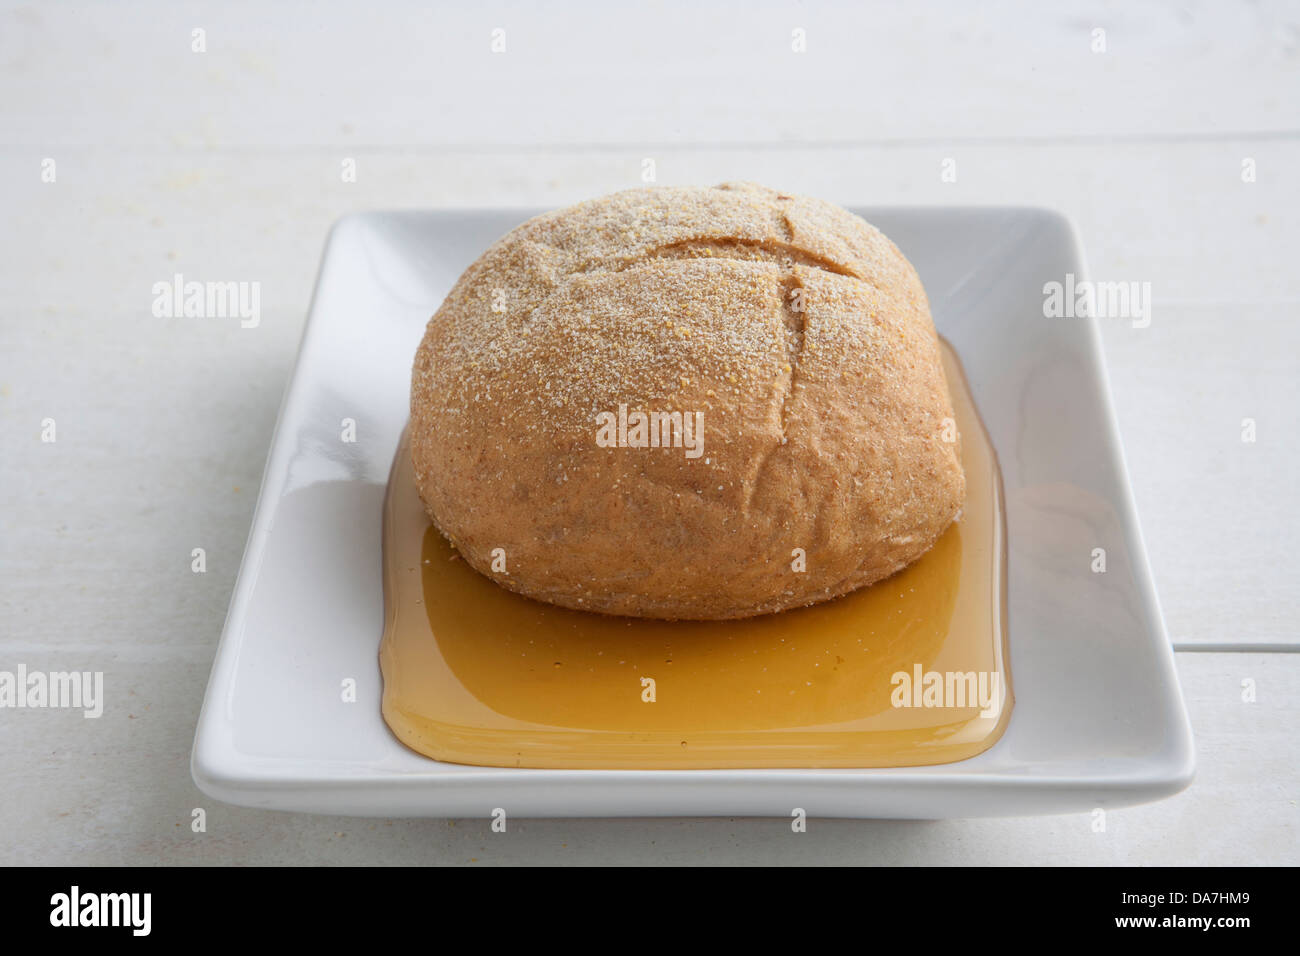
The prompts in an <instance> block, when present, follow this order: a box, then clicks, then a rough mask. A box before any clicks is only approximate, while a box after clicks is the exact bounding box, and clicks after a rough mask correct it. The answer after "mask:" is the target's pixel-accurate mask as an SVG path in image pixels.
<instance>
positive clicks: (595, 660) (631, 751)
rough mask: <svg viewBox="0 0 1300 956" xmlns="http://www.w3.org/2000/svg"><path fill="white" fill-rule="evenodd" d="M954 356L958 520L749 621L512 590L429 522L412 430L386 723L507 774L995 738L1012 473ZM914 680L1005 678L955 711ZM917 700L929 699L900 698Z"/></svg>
mask: <svg viewBox="0 0 1300 956" xmlns="http://www.w3.org/2000/svg"><path fill="white" fill-rule="evenodd" d="M943 353H944V366H945V369H946V371H947V375H948V384H949V387H950V389H951V392H952V399H953V406H954V411H955V415H956V420H957V427H958V428H959V429H960V432H961V439H962V464H963V465H964V467H965V470H966V503H965V507H964V509H963V514H962V517H961V519H960V520H959V521H957V522H954V524H953V525H952V526H951V527H950V528H949V529H948V530H947V531H946V532H945V533H944V534H943V536H942V537H941V538H940V539H939V541H938V542H937V543H936V544H935V545H934V547H933V548H932V549H931V550H930V551H929V552H928V553H926V554H925V555H924V556H923V557H922V558H921V559H920V560H918V561H916V562H915V563H913V564H912V565H910V566H909V567H907V568H905V569H904V570H903V571H901V572H899V573H898V574H896V575H894V576H893V577H891V578H888V579H887V580H885V581H881V582H879V583H877V584H875V585H872V586H870V587H867V588H863V589H861V590H859V591H856V592H854V593H852V594H848V595H845V596H844V597H841V598H838V599H836V600H834V601H829V602H827V603H824V604H819V605H815V606H813V607H809V608H803V609H800V610H794V611H785V612H783V613H780V614H769V615H765V616H762V617H756V618H750V619H748V620H741V621H709V622H700V621H676V622H669V621H654V620H644V619H639V618H618V617H609V616H605V615H599V614H592V613H587V612H583V611H571V610H567V609H565V608H559V607H554V606H552V605H549V604H542V603H539V602H537V601H532V600H529V599H528V598H524V597H521V596H519V595H517V594H514V593H513V592H510V591H507V590H505V589H504V588H501V587H498V586H497V585H496V584H495V583H493V582H492V581H491V580H489V579H488V578H486V577H484V576H483V575H480V574H479V573H478V572H476V571H474V570H473V569H472V568H470V567H469V566H468V565H467V564H466V563H465V562H464V561H462V560H460V559H459V558H458V556H457V555H456V553H455V550H454V549H453V548H452V547H451V545H450V544H448V543H447V541H446V540H445V539H444V538H443V537H442V535H441V534H439V533H438V531H437V530H436V529H435V528H434V527H433V526H432V524H431V523H430V522H429V520H428V518H427V517H426V515H425V511H424V507H423V505H422V504H421V502H420V499H419V495H418V494H417V492H416V489H415V484H414V476H413V472H412V467H411V463H410V453H409V448H408V446H407V443H406V439H405V438H403V441H402V443H401V447H400V448H399V449H398V452H397V456H396V459H395V463H394V466H393V474H392V478H391V479H390V482H389V487H388V498H387V501H386V503H385V507H384V598H385V602H386V610H385V617H386V626H385V632H384V637H383V643H382V645H381V649H380V665H381V669H382V671H383V677H384V699H383V714H384V719H385V721H387V723H388V726H389V727H390V728H392V731H393V733H394V734H396V735H397V737H398V739H400V740H401V741H402V742H403V743H405V744H406V745H407V746H408V747H410V748H412V749H413V750H416V751H418V752H419V753H422V754H425V755H427V756H429V757H434V758H436V759H438V760H445V761H451V762H454V763H462V764H477V765H482V766H504V767H549V768H571V769H576V768H605V769H616V768H617V769H662V768H675V769H709V768H725V767H902V766H915V765H918V764H934V763H945V762H948V761H953V760H961V759H964V758H967V757H971V756H974V755H975V754H978V753H980V752H981V751H983V750H986V749H987V748H988V747H990V746H992V745H993V743H994V742H995V741H996V740H997V739H998V737H1000V736H1001V734H1002V731H1003V729H1004V728H1005V726H1006V723H1007V721H1008V719H1009V717H1010V712H1011V703H1012V698H1011V693H1010V683H1009V679H1008V672H1007V660H1006V646H1005V620H1004V587H1005V584H1004V554H1003V515H1002V491H1001V479H1000V476H999V473H998V467H997V460H996V457H995V455H994V452H993V448H992V446H991V444H990V442H989V439H988V436H987V434H986V433H985V431H984V428H983V426H982V424H981V423H980V421H979V417H978V415H977V413H976V411H975V407H974V404H973V402H972V400H971V396H970V391H969V388H968V386H967V384H966V381H965V379H964V377H963V375H962V372H961V367H960V365H959V363H958V361H957V359H956V357H955V356H954V355H953V354H952V352H951V350H950V349H949V348H948V346H947V344H946V343H944V345H943ZM900 672H902V673H906V674H907V675H908V676H909V678H912V679H913V682H914V683H916V681H915V678H916V676H917V675H918V673H919V674H921V675H924V674H926V673H927V672H938V673H939V674H941V675H942V674H946V673H947V672H954V673H962V674H964V673H967V672H974V673H975V674H979V673H980V672H983V673H984V674H985V675H996V676H990V677H988V680H987V682H986V683H987V687H988V689H989V691H990V692H992V691H996V692H997V693H995V694H994V693H990V694H988V695H986V697H985V700H986V701H987V700H988V699H989V698H990V697H993V698H995V703H994V705H993V706H992V707H989V708H986V709H983V712H982V708H981V705H980V703H978V702H976V701H973V700H970V699H967V700H966V701H965V703H966V706H952V704H953V703H955V702H958V700H957V698H956V697H955V696H953V695H951V694H950V695H949V696H948V697H947V698H946V699H945V698H939V697H931V698H930V700H931V702H934V701H936V700H937V701H939V702H940V704H947V705H948V706H916V705H917V704H921V703H924V700H925V698H924V697H923V695H922V693H921V691H919V690H916V689H913V690H912V691H911V693H906V691H907V688H905V687H904V686H902V685H901V682H900V683H897V684H896V683H895V682H894V681H893V677H894V675H895V674H898V673H900ZM931 680H933V678H932V679H931ZM647 681H649V682H652V683H647ZM968 686H969V685H968ZM904 695H905V699H906V700H908V701H910V702H911V703H912V704H913V706H910V707H903V706H897V704H898V703H899V702H900V699H901V698H903V697H904ZM650 698H653V699H650Z"/></svg>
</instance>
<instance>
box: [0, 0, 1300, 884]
mask: <svg viewBox="0 0 1300 956" xmlns="http://www.w3.org/2000/svg"><path fill="white" fill-rule="evenodd" d="M984 6H985V5H983V4H966V3H951V4H943V5H940V6H937V7H934V8H927V9H926V10H924V11H923V10H921V9H919V5H913V4H907V5H902V4H899V5H894V4H890V5H887V6H884V7H880V8H859V5H848V4H845V5H843V6H838V5H826V6H822V5H815V6H814V5H809V4H800V3H784V4H776V3H763V4H758V5H753V4H749V5H746V6H745V7H744V8H743V9H744V12H743V13H740V12H737V10H739V9H741V8H740V7H737V8H735V9H731V8H730V5H726V6H724V5H722V4H715V3H706V2H699V0H697V2H693V3H690V4H686V5H683V7H682V9H681V10H680V12H672V11H671V10H670V9H669V7H668V5H667V4H655V5H653V6H647V7H645V8H644V9H629V8H626V7H625V5H624V4H611V3H599V4H592V5H590V6H587V7H583V6H574V7H571V8H569V9H567V10H553V9H547V10H545V11H538V10H532V9H530V8H529V7H527V6H525V5H522V4H474V5H473V6H472V8H470V9H466V10H444V11H439V10H429V9H424V8H423V5H415V4H412V5H410V6H406V5H398V6H395V7H393V8H390V9H387V10H378V11H377V10H373V9H364V10H358V9H355V8H351V7H349V6H348V5H345V4H342V3H339V4H317V5H312V6H311V7H301V6H298V5H294V6H292V7H289V6H287V5H286V6H283V7H280V6H277V7H273V8H271V9H262V8H261V7H260V6H257V5H252V4H243V3H221V4H217V3H207V4H204V3H199V4H192V5H186V6H179V5H175V4H169V3H161V2H158V3H128V4H113V5H105V6H103V7H99V6H91V5H89V4H84V3H70V4H60V5H57V6H55V5H36V4H32V5H14V4H9V3H5V4H4V5H3V9H0V215H2V216H3V220H2V221H3V228H2V229H0V429H2V431H0V442H2V444H0V505H2V507H0V669H10V670H12V669H13V668H14V667H15V666H16V665H17V664H18V663H24V664H26V665H27V666H28V667H29V668H32V669H47V670H60V669H68V668H77V669H82V670H102V671H103V672H104V673H105V682H106V687H107V693H108V702H107V706H106V709H105V713H104V715H103V717H102V718H100V719H99V720H85V719H83V718H82V717H81V715H80V713H79V712H69V711H57V710H46V711H34V710H24V711H17V710H0V863H105V864H114V863H148V862H161V863H313V864H316V863H331V862H338V863H369V862H405V863H416V862H420V863H431V862H446V863H465V862H477V863H483V864H487V863H524V862H561V863H564V862H568V863H579V862H583V863H594V862H614V863H659V862H670V863H691V862H709V863H721V862H738V863H761V862H772V863H783V862H784V863H789V862H797V863H813V862H820V863H826V862H835V863H967V862H989V863H1023V864H1050V863H1066V862H1080V863H1120V864H1161V863H1242V864H1253V863H1266V862H1271V863H1293V864H1294V863H1297V862H1300V829H1298V826H1297V824H1298V822H1300V804H1298V803H1297V800H1298V799H1300V743H1297V737H1296V734H1295V728H1296V727H1297V724H1298V723H1300V704H1298V699H1300V691H1298V690H1297V688H1298V687H1300V655H1297V653H1296V651H1297V650H1300V628H1297V616H1298V614H1300V584H1298V583H1297V571H1298V570H1300V568H1298V564H1300V562H1297V559H1296V554H1295V551H1294V548H1295V546H1296V542H1297V541H1298V540H1300V517H1298V513H1300V511H1298V509H1297V507H1296V504H1295V482H1296V478H1297V476H1298V475H1300V451H1298V450H1297V449H1298V447H1300V411H1298V409H1300V384H1298V382H1300V360H1298V359H1297V354H1300V269H1298V268H1296V264H1295V263H1296V257H1297V253H1300V215H1297V213H1298V211H1300V187H1298V186H1297V181H1298V180H1297V177H1298V176H1300V9H1298V8H1297V6H1296V5H1295V4H1290V5H1287V4H1273V3H1261V4H1255V5H1251V6H1250V7H1243V8H1241V9H1240V10H1235V11H1234V10H1233V9H1230V8H1229V5H1210V4H1204V5H1184V4H1175V3H1169V4H1156V5H1149V6H1143V7H1142V8H1141V9H1129V7H1128V6H1127V5H1119V4H1110V3H1087V4H1083V5H1080V6H1078V7H1077V8H1076V9H1073V10H1065V9H1058V8H1057V5H1049V4H1041V3H1020V4H1012V5H1009V6H1005V7H1003V6H998V7H996V8H994V9H987V10H986V9H983V7H984ZM196 30H202V31H203V33H202V34H196V33H195V32H194V31H196ZM496 30H503V31H504V33H503V34H502V33H494V31H496ZM800 30H801V31H803V32H802V34H800V33H797V32H796V31H800ZM1097 30H1103V31H1105V32H1104V37H1103V35H1102V34H1098V33H1096V32H1095V31H1097ZM801 36H802V38H803V39H804V43H805V47H806V48H805V50H804V52H796V50H795V49H793V47H795V46H798V45H799V43H798V41H799V39H800V37H801ZM199 39H201V40H202V44H201V45H202V46H203V47H204V50H203V52H196V51H195V49H194V47H195V46H196V45H199ZM1103 39H1104V46H1105V49H1104V51H1100V50H1097V49H1094V48H1095V47H1100V46H1101V45H1102V44H1101V41H1102V40H1103ZM502 40H504V46H505V49H504V52H494V51H493V45H494V43H495V44H496V45H497V46H500V44H501V41H502ZM742 90H744V91H746V92H743V93H742V92H741V91H742ZM48 160H52V161H53V164H52V166H51V164H50V163H49V162H47V161H48ZM347 160H352V161H353V162H354V164H355V170H356V176H355V181H345V179H344V176H343V175H342V171H343V169H344V165H345V162H346V161H347ZM646 160H653V162H654V169H655V173H656V178H657V181H658V182H659V183H697V184H707V183H712V182H716V181H721V180H728V179H753V180H757V181H760V182H765V183H770V184H773V185H779V186H780V187H782V188H785V189H789V190H796V191H801V192H806V193H810V194H814V195H818V196H822V197H825V198H828V199H833V200H837V201H840V202H843V203H845V204H858V203H861V204H880V205H885V204H999V203H1017V204H1030V205H1047V206H1052V207H1055V208H1058V209H1061V210H1062V211H1064V212H1066V213H1067V214H1069V215H1070V216H1071V217H1073V218H1074V220H1075V221H1076V222H1077V223H1078V226H1079V229H1080V233H1081V235H1082V237H1083V240H1084V243H1085V246H1086V249H1087V253H1088V257H1089V261H1090V268H1091V272H1092V275H1093V276H1094V277H1095V278H1098V279H1115V280H1137V281H1149V282H1151V283H1152V289H1153V298H1154V310H1153V321H1152V323H1151V325H1150V327H1149V328H1145V329H1134V328H1132V326H1131V324H1129V323H1118V322H1113V321H1112V322H1107V323H1106V324H1105V325H1104V327H1103V336H1104V340H1105V347H1106V352H1107V359H1108V362H1109V368H1110V374H1111V379H1112V385H1113V389H1114V396H1115V402H1116V406H1117V409H1118V414H1119V418H1120V425H1121V429H1122V432H1123V435H1124V440H1125V446H1126V450H1127V454H1128V461H1129V466H1130V470H1131V473H1132V480H1133V485H1134V489H1135V494H1136V498H1137V503H1138V506H1139V511H1140V514H1141V517H1142V522H1143V528H1144V532H1145V534H1146V539H1147V544H1148V547H1149V550H1150V555H1151V562H1152V565H1153V568H1154V571H1155V575H1156V581H1157V584H1158V587H1159V591H1160V596H1161V600H1162V603H1163V606H1164V610H1165V615H1166V619H1167V623H1168V627H1169V632H1170V634H1171V637H1172V639H1173V640H1174V641H1175V643H1176V646H1177V648H1178V655H1177V658H1178V664H1179V673H1180V675H1181V677H1182V680H1183V686H1184V692H1185V694H1186V697H1187V701H1188V706H1189V708H1190V711H1191V716H1192V721H1193V724H1194V727H1195V732H1196V735H1197V746H1198V750H1199V760H1200V770H1199V776H1198V778H1197V780H1196V782H1195V783H1194V784H1193V786H1192V787H1191V788H1190V789H1189V790H1188V791H1186V792H1185V793H1183V794H1181V795H1179V796H1177V797H1175V798H1173V799H1170V800H1167V801H1164V802H1161V803H1157V804H1153V805H1149V806H1146V807H1139V808H1134V809H1129V810H1118V811H1112V812H1111V813H1110V814H1109V816H1108V818H1107V821H1106V828H1105V830H1104V832H1097V830H1096V828H1095V827H1094V820H1093V818H1092V817H1091V816H1090V815H1080V816H1069V817H1052V818H1039V819H999V820H975V821H953V822H944V823H891V822H873V821H863V822H853V821H813V822H812V823H811V825H810V827H809V830H808V832H807V833H806V834H802V835H798V836H796V835H794V834H792V833H791V832H790V827H789V825H788V821H783V820H746V819H736V820H726V819H724V820H643V821H638V820H632V821H627V820H625V821H591V820H567V821H512V823H511V826H510V828H509V831H508V833H507V834H504V835H501V834H492V833H491V832H490V831H489V828H488V824H487V821H486V820H461V821H445V820H443V821H429V820H425V821H410V820H395V821H368V820H354V819H344V818H324V817H312V816H306V815H291V814H279V813H270V812H259V811H253V810H245V809H239V808H234V807H229V806H223V805H219V804H214V803H213V802H212V801H210V800H209V799H207V798H206V797H204V796H202V795H201V794H200V793H199V792H198V790H197V789H196V788H195V787H194V785H193V783H192V782H191V780H190V776H189V751H190V744H191V740H192V734H193V730H194V724H195V719H196V717H197V714H198V709H199V704H200V701H201V698H202V694H203V688H204V685H205V682H206V679H207V674H208V668H209V665H210V663H211V660H212V655H213V650H214V647H215V643H216V640H217V637H218V635H219V633H220V630H221V625H222V622H223V619H224V615H225V608H226V603H227V601H228V599H229V596H230V592H231V589H232V586H233V582H234V576H235V574H236V571H237V569H238V564H239V560H240V556H241V553H242V550H243V544H244V537H245V535H246V533H247V529H248V526H249V523H250V519H251V513H252V508H253V504H254V502H255V500H256V496H257V487H258V481H259V478H260V475H261V471H262V467H263V464H264V461H265V453H266V450H267V448H268V445H269V439H270V434H271V429H272V427H273V425H274V422H275V417H276V411H277V406H278V402H279V397H280V393H281V390H282V389H283V387H284V384H285V381H286V378H287V375H288V371H289V368H290V365H291V362H292V360H293V355H294V348H295V345H296V342H297V338H298V335H299V332H300V330H301V324H302V320H303V317H304V314H305V311H306V308H307V304H308V300H309V297H310V293H311V287H312V281H313V277H314V270H315V268H316V264H317V259H318V255H319V253H320V250H321V245H322V241H323V238H324V235H325V232H326V230H327V229H328V227H329V225H330V223H331V222H332V221H333V220H334V219H336V218H337V217H338V216H340V215H342V214H344V213H347V212H351V211H355V210H361V209H370V208H376V207H432V206H481V205H482V206H520V205H523V206H553V205H560V204H564V203H567V202H571V201H574V200H577V199H579V198H584V197H588V196H592V195H597V194H600V193H604V192H607V191H612V190H614V189H618V188H623V187H627V186H631V185H637V184H640V182H641V181H642V175H643V170H644V169H645V168H646V163H645V161H646ZM946 160H952V161H953V164H955V166H954V165H949V166H947V167H946V168H948V169H952V168H955V170H956V180H955V181H945V178H944V177H943V176H942V172H943V170H944V169H945V161H946ZM1251 168H1253V172H1254V175H1253V181H1247V180H1249V179H1251V178H1252V177H1250V176H1245V177H1243V170H1246V169H1251ZM51 169H52V170H53V172H54V179H53V181H52V182H49V181H45V180H46V179H48V178H49V171H50V170H51ZM948 178H951V177H948ZM178 272H179V273H182V274H184V275H185V276H187V277H191V278H196V279H201V280H236V281H257V282H260V283H261V295H262V300H261V308H262V319H261V322H260V324H259V325H258V326H257V328H255V329H241V328H240V327H239V324H238V322H237V321H232V320H222V319H212V320H194V319H191V320H165V319H158V318H155V317H154V315H153V314H152V312H151V303H152V299H153V297H152V293H151V289H152V286H153V284H154V283H155V282H158V281H166V280H169V279H170V278H171V277H172V276H173V275H174V274H175V273H178ZM47 418H52V419H54V420H55V421H56V423H57V441H56V442H53V443H50V442H42V440H41V433H42V421H43V420H44V419H47ZM1246 418H1251V419H1254V420H1255V423H1256V430H1257V437H1256V441H1255V442H1253V443H1247V442H1243V441H1242V420H1243V419H1246ZM196 547H202V548H204V549H205V550H206V553H207V567H208V570H207V573H206V574H193V573H192V572H191V568H190V563H191V557H190V555H191V551H192V549H193V548H196ZM1246 679H1250V680H1253V681H1254V685H1255V687H1256V700H1255V701H1254V702H1253V703H1249V702H1245V701H1243V699H1242V696H1243V695H1242V682H1243V680H1246ZM196 807H203V808H205V810H206V812H207V832H206V833H194V832H192V831H191V827H190V820H191V811H192V810H193V809H194V808H196Z"/></svg>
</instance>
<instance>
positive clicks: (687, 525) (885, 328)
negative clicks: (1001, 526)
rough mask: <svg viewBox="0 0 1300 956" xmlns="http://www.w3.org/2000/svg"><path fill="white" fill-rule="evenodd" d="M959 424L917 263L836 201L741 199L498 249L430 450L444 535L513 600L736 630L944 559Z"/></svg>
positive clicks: (428, 340) (545, 234) (455, 330)
mask: <svg viewBox="0 0 1300 956" xmlns="http://www.w3.org/2000/svg"><path fill="white" fill-rule="evenodd" d="M674 413H676V417H675V416H674ZM952 417H953V412H952V407H951V399H950V398H949V394H948V386H947V382H946V381H945V379H944V373H943V366H942V364H941V358H940V353H939V345H938V339H937V336H936V334H935V330H934V323H933V321H932V320H931V318H930V312H929V305H928V303H927V301H926V297H925V291H924V289H922V287H921V282H920V280H919V279H918V278H917V275H916V272H915V270H914V269H913V268H912V266H911V264H910V263H909V262H908V261H907V260H906V259H905V258H904V257H903V255H902V253H900V252H899V251H898V248H897V247H896V246H895V245H894V244H893V243H892V242H890V241H889V240H888V239H887V238H886V237H885V236H884V235H883V234H881V233H880V232H879V231H878V230H877V229H875V228H874V227H872V226H871V225H869V224H868V223H866V222H864V221H863V220H861V219H859V218H858V217H856V216H854V215H852V214H850V213H848V212H846V211H845V210H843V209H841V208H839V207H838V206H834V205H831V204H829V203H825V202H821V201H818V200H815V199H807V198H803V197H797V196H790V195H786V194H783V193H780V192H776V191H774V190H770V189H765V188H762V187H759V186H754V185H750V184H727V185H722V186H718V187H716V188H712V189H697V188H653V189H637V190H629V191H627V192H620V193H616V194H614V195H612V196H607V197H604V198H602V199H596V200H592V201H589V202H583V203H579V204H578V205H576V206H572V207H569V208H567V209H561V210H558V211H556V212H551V213H547V214H545V215H542V216H538V217H537V218H535V219H532V220H529V221H528V222H526V223H524V224H523V225H521V226H519V227H518V228H516V229H514V230H513V231H511V232H510V233H509V234H507V235H506V236H504V237H503V238H502V239H500V240H499V241H497V242H496V243H495V244H494V245H493V246H492V247H491V248H489V249H488V250H487V251H486V252H485V253H484V254H483V256H482V257H481V258H480V259H479V260H478V261H477V262H475V263H474V264H473V265H472V266H470V267H469V269H468V270H466V272H465V274H464V275H463V276H461V278H460V280H459V281H458V282H457V283H456V285H455V287H454V288H453V289H452V291H451V293H450V294H449V295H448V296H447V299H446V301H445V302H444V303H443V305H442V307H441V308H440V309H439V310H438V312H437V313H436V314H435V315H434V316H433V318H432V319H431V320H430V322H429V325H428V329H427V330H426V332H425V336H424V340H423V342H422V343H421V345H420V348H419V351H418V353H417V354H416V357H415V367H414V372H413V376H412V386H411V425H410V441H411V453H412V459H413V464H414V469H415V475H416V481H417V484H418V487H419V491H420V495H421V497H422V499H423V500H424V503H425V505H426V507H427V509H428V512H429V515H430V516H431V518H432V519H433V521H434V523H435V524H436V525H437V527H438V528H439V529H440V530H441V531H442V533H443V534H445V535H446V536H447V538H448V539H449V540H450V541H451V542H452V544H454V545H455V546H456V548H457V549H458V550H459V552H460V553H461V554H462V555H463V556H464V558H465V560H467V561H468V562H469V563H470V565H471V566H473V567H474V568H476V569H477V570H478V571H480V572H482V573H483V574H486V575H488V576H489V577H491V578H493V579H494V580H495V581H497V582H498V583H499V584H500V585H501V586H503V587H506V588H509V589H510V590H512V591H517V592H519V593H521V594H525V595H527V596H529V597H531V598H536V599H538V600H541V601H547V602H550V603H553V604H558V605H562V606H564V607H569V608H578V609H582V610H587V611H597V612H602V613H606V614H620V615H631V616H636V617H653V618H670V619H671V618H682V619H717V618H738V617H747V616H751V615H756V614H763V613H768V612H772V611H780V610H784V609H787V608H793V607H798V606H802V605H807V604H813V603H816V602H819V601H825V600H828V599H830V598H834V597H837V596H839V595H842V594H845V593H847V592H849V591H852V590H854V589H855V588H859V587H862V586H864V585H868V584H871V583H873V582H875V581H879V580H881V579H882V578H885V577H888V576H889V575H891V574H893V573H894V572H895V571H898V570H899V569H901V568H903V567H904V566H905V565H907V564H909V563H910V562H912V561H914V560H916V559H917V558H918V557H920V556H921V555H922V554H924V553H925V552H926V550H928V549H929V548H930V546H931V545H932V544H934V542H935V541H936V540H937V538H938V537H939V535H940V534H942V533H943V531H944V530H945V529H946V528H947V526H948V524H949V523H950V522H951V521H952V520H953V518H954V517H955V516H956V515H957V514H958V512H959V510H960V508H961V504H962V500H963V497H964V494H965V477H964V475H963V473H962V468H961V462H960V456H959V445H958V444H957V443H956V442H954V441H953V440H952V439H953V434H952V429H953V427H954V426H953V424H952ZM945 432H946V434H945Z"/></svg>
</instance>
